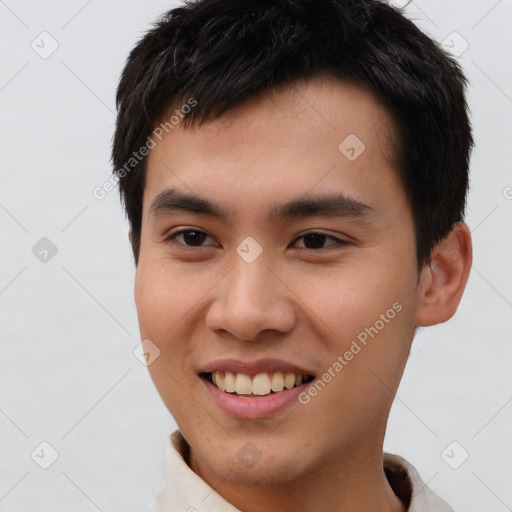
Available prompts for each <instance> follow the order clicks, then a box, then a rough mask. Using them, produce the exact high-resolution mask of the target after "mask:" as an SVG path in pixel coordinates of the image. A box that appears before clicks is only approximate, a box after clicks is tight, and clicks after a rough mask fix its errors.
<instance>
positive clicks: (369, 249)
mask: <svg viewBox="0 0 512 512" xmlns="http://www.w3.org/2000/svg"><path fill="white" fill-rule="evenodd" d="M393 133H394V129H393V124H392V121H391V119H390V116H389V114H388V112H387V111H386V109H385V108H384V107H383V106H382V105H381V104H380V103H379V102H378V101H377V100H376V99H375V98H374V97H373V95H372V94H370V93H369V92H368V91H366V90H365V89H363V88H361V87H360V86H356V85H350V84H347V83H344V82H341V81H338V80H334V79H315V80H311V81H309V82H307V83H301V84H296V85H295V87H294V88H293V89H289V88H288V89H282V90H279V91H278V92H274V93H273V94H272V95H266V96H262V97H257V98H255V99H251V100H250V101H249V102H247V103H245V104H243V106H241V107H239V108H237V109H236V110H233V111H231V112H230V113H228V114H226V115H224V116H222V117H221V118H219V119H218V120H216V121H213V122H209V123H207V124H204V125H203V126H201V127H195V128H188V129H183V128H181V127H175V128H174V129H173V130H172V131H170V132H169V133H168V134H166V135H165V136H164V138H163V139H162V141H161V142H158V144H157V145H156V146H155V147H154V148H153V149H152V150H151V152H150V155H149V158H148V165H147V179H146V185H145V190H144V197H143V219H142V235H141V245H140V258H139V262H138V267H137V272H136V282H135V300H136V306H137V311H138V317H139V324H140V331H141V337H142V339H143V340H145V339H149V340H151V343H152V345H151V347H154V346H156V347H157V348H158V350H159V351H160V352H159V355H158V357H157V358H156V359H155V360H154V361H153V362H152V363H151V364H150V365H149V371H150V374H151V377H152V379H153V381H154V383H155V385H156V387H157V389H158V391H159V393H160V395H161V397H162V399H163V401H164V402H165V404H166V406H167V407H168V409H169V411H170V412H171V414H172V416H173V417H174V419H175V420H176V422H177V424H178V426H179V428H180V430H181V432H182V433H183V435H184V437H185V439H186V440H187V441H188V442H189V444H190V445H191V446H192V454H193V460H194V465H195V467H196V469H197V470H198V471H199V472H201V473H203V474H211V475H217V476H218V477H219V479H222V478H225V479H227V480H229V481H230V482H234V483H238V484H270V483H278V482H279V483H284V482H291V481H294V480H295V481H297V480H299V479H300V478H301V477H303V476H305V475H308V474H312V473H313V472H319V471H320V472H321V471H322V468H328V467H332V465H331V466H330V464H332V463H333V461H334V460H349V459H347V457H349V456H353V457H356V458H357V454H359V455H361V454H362V452H364V451H366V452H367V454H368V456H370V457H374V456H375V455H374V454H375V453H377V454H378V453H379V449H381V447H382V439H383V435H384V429H385V424H386V421H387V416H388V413H389V408H390V404H391V402H392V398H393V391H394V390H395V389H396V387H397V386H398V382H399V380H400V377H401V375H402V372H403V368H404V365H405V361H406V359H407V355H408V352H409V348H410V343H411V340H412V337H413V333H414V327H415V320H414V319H415V314H416V309H417V303H418V297H417V291H416V283H417V279H418V273H417V264H416V256H415V255H416V250H415V242H414V226H413V220H412V217H411V211H410V209H409V206H408V204H407V201H406V198H405V195H404V192H403V188H402V185H401V183H400V181H399V178H398V176H397V173H396V170H395V168H394V164H393V159H392V157H391V154H390V152H389V151H388V147H389V145H388V143H389V137H393ZM363 144H364V146H363ZM184 196H187V197H184ZM146 343H148V342H146ZM153 350H155V351H156V348H153ZM155 353H157V352H155ZM301 379H302V383H301ZM212 381H213V382H215V383H216V384H217V385H215V384H213V383H212ZM219 386H220V388H219ZM291 386H293V387H291ZM222 388H224V390H222ZM372 454H373V455H372ZM340 457H341V459H340Z"/></svg>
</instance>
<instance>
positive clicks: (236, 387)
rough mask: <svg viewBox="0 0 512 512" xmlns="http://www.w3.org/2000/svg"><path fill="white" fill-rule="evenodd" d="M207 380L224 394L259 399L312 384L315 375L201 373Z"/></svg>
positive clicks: (289, 373)
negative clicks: (251, 375) (252, 375)
mask: <svg viewBox="0 0 512 512" xmlns="http://www.w3.org/2000/svg"><path fill="white" fill-rule="evenodd" d="M200 375H201V377H203V378H204V379H206V380H207V381H208V382H210V384H213V385H214V386H216V387H217V388H218V389H220V390H221V391H224V393H227V394H232V395H235V396H236V395H238V396H245V397H247V396H249V397H258V396H266V395H270V394H274V393H279V392H281V391H283V390H285V389H292V388H294V387H298V386H301V385H302V384H306V383H308V382H311V381H312V380H313V379H314V376H313V375H305V374H295V373H291V372H288V373H283V372H271V373H267V372H264V373H258V374H256V375H254V377H252V378H251V377H250V376H249V375H247V374H245V373H234V372H229V371H214V372H213V373H206V372H204V373H201V374H200Z"/></svg>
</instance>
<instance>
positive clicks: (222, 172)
mask: <svg viewBox="0 0 512 512" xmlns="http://www.w3.org/2000/svg"><path fill="white" fill-rule="evenodd" d="M395 133H396V131H395V129H394V126H393V121H392V118H391V116H390V114H389V112H388V111H387V109H386V108H385V107H384V105H382V104H381V103H380V102H379V101H378V99H377V98H376V97H375V96H374V95H373V94H372V93H370V92H369V91H368V90H367V89H366V88H364V87H362V86H359V85H355V84H351V83H346V82H342V81H340V80H337V79H326V78H317V79H314V80H309V81H307V82H306V81H305V82H297V83H295V84H293V85H292V86H291V87H289V86H288V87H284V88H281V89H278V90H277V91H274V92H272V93H268V94H261V95H259V96H256V97H254V98H251V99H250V100H248V101H246V102H244V103H243V104H241V105H240V106H237V107H236V108H234V109H232V110H231V111H229V112H227V113H225V114H223V115H222V116H221V117H219V118H218V119H216V120H214V121H209V122H206V123H204V124H202V125H195V126H192V127H190V128H184V127H181V126H177V127H174V128H173V129H171V130H169V132H168V133H165V134H164V135H163V137H162V140H161V141H158V140H156V142H157V144H156V146H155V147H154V148H153V149H152V150H151V151H150V154H149V156H148V162H147V176H146V186H145V191H144V205H143V206H144V214H145V215H147V214H148V211H149V206H150V204H151V200H152V199H154V198H155V197H156V196H157V195H158V194H160V193H161V192H162V190H164V189H165V188H178V189H181V190H182V191H184V192H193V193H196V194H197V195H201V196H203V197H209V198H211V199H214V198H218V199H219V200H220V199H222V201H221V202H222V203H223V204H224V205H225V206H226V208H227V209H228V211H229V209H230V207H231V211H232V213H235V212H236V213H237V214H239V213H240V209H241V207H242V209H244V208H247V209H249V208H251V206H252V207H253V208H255V209H256V208H259V209H260V210H261V211H263V210H265V211H267V210H268V208H267V206H268V203H269V201H270V199H272V201H270V202H271V203H272V204H274V203H277V202H279V201H276V199H281V200H282V201H281V202H286V200H289V199H290V198H291V197H296V196H297V195H304V194H307V193H308V191H310V192H314V193H315V194H319V193H322V192H325V193H327V192H332V191H335V190H337V191H339V192H341V193H344V194H346V195H348V196H350V197H352V198H354V199H356V200H359V201H361V202H364V203H367V204H368V202H369V201H370V202H374V201H376V202H375V203H374V204H379V202H380V203H381V202H382V201H380V200H379V195H382V194H383V190H382V189H383V188H387V189H388V190H386V191H385V192H386V193H388V195H389V194H392V195H393V194H394V195H398V196H403V191H402V188H401V185H400V182H399V180H398V176H397V173H396V169H395V167H394V164H393V161H392V158H391V152H390V151H389V148H390V146H391V144H390V141H392V140H393V138H394V137H395ZM379 189H380V190H379ZM362 196H365V197H362ZM264 204H266V206H265V207H264V206H263V205H264Z"/></svg>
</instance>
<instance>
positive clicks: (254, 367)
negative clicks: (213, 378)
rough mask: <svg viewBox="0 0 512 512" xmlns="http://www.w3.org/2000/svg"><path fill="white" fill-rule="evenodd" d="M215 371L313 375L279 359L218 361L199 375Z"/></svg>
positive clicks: (208, 365) (211, 363)
mask: <svg viewBox="0 0 512 512" xmlns="http://www.w3.org/2000/svg"><path fill="white" fill-rule="evenodd" d="M215 371H223V372H233V373H244V374H246V375H249V376H250V377H252V376H254V375H257V374H258V373H270V372H283V373H295V374H296V375H313V376H314V373H313V372H312V371H311V370H308V369H306V368H304V367H302V366H299V365H297V364H294V363H289V362H287V361H282V360H279V359H268V358H267V359H257V360H255V361H241V360H237V359H216V360H215V361H212V362H210V363H208V364H206V365H205V366H204V367H203V368H202V369H201V370H200V371H199V373H213V372H215Z"/></svg>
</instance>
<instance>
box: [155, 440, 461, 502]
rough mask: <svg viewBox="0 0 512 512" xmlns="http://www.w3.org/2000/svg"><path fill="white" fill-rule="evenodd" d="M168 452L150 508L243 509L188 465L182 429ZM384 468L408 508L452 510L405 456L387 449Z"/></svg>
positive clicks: (187, 454)
mask: <svg viewBox="0 0 512 512" xmlns="http://www.w3.org/2000/svg"><path fill="white" fill-rule="evenodd" d="M166 455H167V459H166V460H167V480H166V481H165V482H164V484H163V485H162V486H161V488H160V490H159V492H158V496H157V498H156V500H155V502H154V503H153V506H152V508H151V509H150V511H149V512H175V511H180V512H240V511H239V510H238V509H237V508H235V507H234V506H233V505H231V504H230V503H228V502H227V501H226V500H225V499H224V498H223V497H222V496H220V494H218V493H217V492H216V491H215V490H214V489H212V488H211V487H210V486H209V485H208V484H207V483H206V482H205V481H204V480H203V479H202V478H201V477H200V476H198V475H197V474H196V473H194V471H192V469H191V468H190V467H189V466H188V458H189V446H188V444H187V441H186V440H185V439H184V437H183V435H182V434H181V432H180V431H179V430H176V431H175V432H173V433H172V434H171V435H170V436H169V438H168V440H167V446H166ZM384 469H385V471H386V475H387V476H388V479H389V481H390V485H391V486H392V487H393V489H394V490H395V492H397V494H398V495H400V493H404V492H405V493H408V494H410V506H409V509H408V512H453V509H452V508H451V507H450V506H449V505H448V504H447V503H445V502H444V501H442V500H441V499H440V498H439V497H438V496H437V495H436V494H434V492H433V491H432V490H430V489H429V488H428V487H427V485H426V484H425V483H424V482H423V480H422V479H421V477H420V475H419V474H418V472H417V471H416V469H415V468H414V467H413V466H412V465H411V464H410V463H409V462H407V461H406V460H405V459H403V458H402V457H399V456H398V455H393V454H390V453H384ZM399 488H400V489H401V490H399ZM405 501H406V500H405Z"/></svg>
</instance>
